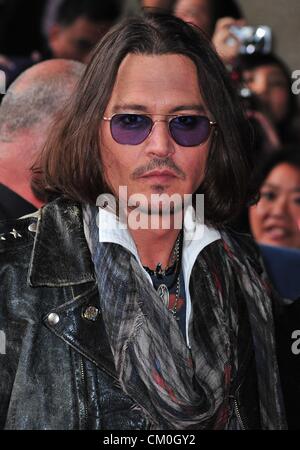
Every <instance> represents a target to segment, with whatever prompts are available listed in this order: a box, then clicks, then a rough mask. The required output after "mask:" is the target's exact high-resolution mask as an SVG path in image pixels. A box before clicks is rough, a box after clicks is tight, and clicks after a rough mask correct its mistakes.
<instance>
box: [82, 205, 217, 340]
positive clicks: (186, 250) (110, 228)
mask: <svg viewBox="0 0 300 450" xmlns="http://www.w3.org/2000/svg"><path fill="white" fill-rule="evenodd" d="M87 214H88V213H87V211H86V209H84V210H83V219H84V231H85V236H86V239H87V242H88V244H89V231H88V227H87V223H88V222H89V220H88V218H87ZM191 220H192V222H191ZM184 225H185V227H184V240H183V250H182V270H183V277H184V285H185V293H186V339H187V345H188V347H190V344H189V335H188V325H189V319H190V315H191V295H190V290H189V283H190V277H191V273H192V268H193V266H194V264H195V261H196V259H197V256H198V255H199V253H200V252H201V251H202V250H203V249H204V248H205V247H206V246H207V245H209V244H211V243H212V242H214V241H217V240H218V239H221V235H220V233H219V232H218V231H217V230H216V229H214V228H211V227H208V226H207V225H204V224H202V223H200V222H196V221H193V219H192V215H191V211H190V210H187V211H186V213H185V217H184ZM99 242H101V243H103V242H108V243H114V244H119V245H121V246H122V247H124V248H125V249H126V250H128V251H129V252H131V253H132V255H133V256H134V257H135V258H136V260H137V262H138V263H139V265H140V266H141V268H142V270H143V271H144V273H145V276H146V277H147V278H148V280H149V283H151V284H152V285H153V283H152V280H151V277H150V275H149V274H148V272H147V271H146V270H145V269H144V268H143V265H142V263H141V260H140V257H139V254H138V251H137V248H136V245H135V243H134V240H133V238H132V236H131V234H130V232H129V231H128V229H124V228H121V227H120V226H119V224H118V220H117V219H116V216H115V215H114V214H113V213H111V212H108V211H107V210H105V209H101V208H99ZM89 246H90V244H89Z"/></svg>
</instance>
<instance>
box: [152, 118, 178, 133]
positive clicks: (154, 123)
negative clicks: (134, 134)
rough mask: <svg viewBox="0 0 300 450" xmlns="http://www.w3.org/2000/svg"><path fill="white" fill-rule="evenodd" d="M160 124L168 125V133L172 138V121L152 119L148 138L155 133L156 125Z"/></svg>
mask: <svg viewBox="0 0 300 450" xmlns="http://www.w3.org/2000/svg"><path fill="white" fill-rule="evenodd" d="M158 122H165V123H166V124H167V125H168V133H169V135H170V137H172V135H171V132H170V126H169V124H170V120H168V119H156V120H153V119H152V118H151V128H150V131H149V134H148V137H149V136H151V134H152V132H153V129H154V127H155V125H156V124H157V123H158Z"/></svg>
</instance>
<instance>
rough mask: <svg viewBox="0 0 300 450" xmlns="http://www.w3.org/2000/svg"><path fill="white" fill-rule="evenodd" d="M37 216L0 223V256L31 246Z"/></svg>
mask: <svg viewBox="0 0 300 450" xmlns="http://www.w3.org/2000/svg"><path fill="white" fill-rule="evenodd" d="M39 214H40V211H36V212H34V213H32V214H29V215H27V216H24V217H20V218H18V219H8V220H4V221H0V255H3V254H7V253H8V252H15V251H17V250H19V249H21V248H25V247H31V246H32V245H33V241H34V235H35V232H36V226H37V221H38V218H39Z"/></svg>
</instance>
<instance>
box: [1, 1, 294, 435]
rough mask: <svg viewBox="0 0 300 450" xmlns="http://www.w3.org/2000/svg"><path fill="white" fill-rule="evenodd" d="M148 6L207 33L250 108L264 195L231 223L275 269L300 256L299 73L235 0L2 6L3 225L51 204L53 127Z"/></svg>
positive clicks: (258, 183)
mask: <svg viewBox="0 0 300 450" xmlns="http://www.w3.org/2000/svg"><path fill="white" fill-rule="evenodd" d="M142 8H147V9H149V10H150V9H154V10H159V11H161V12H162V13H163V12H170V13H172V14H174V15H176V16H178V17H179V18H181V19H183V20H184V21H186V22H189V23H191V24H193V25H194V26H197V27H199V28H200V29H201V30H202V31H203V32H204V33H205V34H206V35H207V36H208V37H209V39H211V42H212V45H213V46H214V47H215V49H216V51H217V53H218V54H219V56H220V57H221V59H222V60H223V62H224V64H225V66H226V68H227V69H228V71H229V73H230V76H231V79H232V83H233V84H234V85H235V87H236V93H237V95H238V96H239V97H240V101H241V102H242V103H243V105H244V111H245V114H246V115H247V116H248V118H249V123H250V125H251V127H252V136H253V143H252V153H251V154H250V155H249V164H251V165H252V167H253V169H252V171H253V181H252V183H253V186H251V189H253V188H254V189H257V193H258V195H257V202H256V203H255V204H252V205H245V211H244V213H243V215H242V216H241V217H238V218H235V220H234V221H233V223H232V224H231V226H232V227H234V228H235V229H237V230H238V231H243V232H244V231H246V232H251V233H252V235H253V237H254V239H255V240H256V241H257V242H258V243H259V244H260V245H261V248H262V253H263V257H264V258H265V261H266V265H268V263H269V259H270V255H269V253H268V246H271V247H278V248H284V249H287V251H288V249H296V250H300V231H299V227H300V127H299V107H298V103H297V96H296V95H294V94H293V92H292V83H293V79H292V72H291V70H290V69H289V68H288V67H287V65H286V63H285V62H284V61H282V60H281V58H279V57H278V55H276V53H275V48H274V45H273V46H272V45H271V44H272V36H270V35H268V30H261V29H260V30H259V29H258V30H257V28H256V29H254V30H253V27H252V30H250V29H249V27H250V26H251V24H249V23H248V21H247V17H245V16H244V14H243V11H242V9H241V8H240V6H239V4H238V2H237V1H234V0H226V1H223V0H156V1H154V0H152V1H148V0H141V1H138V0H128V1H124V0H123V1H122V0H107V1H105V0H101V1H99V0H27V1H26V2H25V1H21V0H1V1H0V69H1V70H2V71H3V72H4V73H5V81H6V85H5V88H6V93H4V92H3V89H2V92H3V95H2V97H3V98H2V103H1V106H0V220H5V219H8V218H13V217H19V216H22V215H24V214H28V213H31V212H32V211H34V210H35V209H36V208H39V207H40V206H41V205H42V204H43V203H44V202H45V199H44V198H41V197H40V195H39V192H38V189H37V188H35V187H33V185H32V171H31V169H32V166H33V165H34V164H35V162H36V160H37V159H38V156H39V154H40V153H41V151H42V149H43V146H44V144H45V142H46V141H47V134H48V133H49V130H50V128H51V122H52V120H53V119H54V117H55V116H56V115H57V114H58V113H59V111H60V110H62V109H63V108H64V105H65V102H66V101H67V99H68V97H69V96H70V95H72V90H73V89H75V87H76V86H77V84H78V82H79V80H80V76H81V74H82V72H83V71H84V67H85V65H86V64H88V62H89V60H90V58H91V55H92V52H93V47H94V46H95V45H96V44H97V42H98V41H99V40H100V39H101V38H102V36H104V34H105V33H106V32H107V31H108V30H109V29H110V28H111V27H112V26H113V25H114V24H115V23H116V22H117V21H118V20H119V19H120V18H121V17H123V16H124V15H130V14H133V13H139V11H140V10H141V9H142ZM266 21H267V20H266ZM271 31H272V30H271ZM243 33H244V34H243ZM255 33H256V34H255ZM276 38H277V40H279V39H280V36H276ZM1 79H3V78H1ZM220 107H222V105H220ZM299 257H300V256H299ZM272 258H275V259H276V258H278V256H276V255H275V256H274V255H273V254H272ZM282 261H283V260H282ZM284 264H287V263H286V262H285V263H284ZM279 267H280V268H279V270H277V272H276V271H275V272H274V273H273V272H272V274H273V275H272V276H274V284H275V285H276V283H278V282H280V281H281V279H282V277H283V276H284V270H283V269H282V266H280V265H279ZM285 267H286V266H285ZM296 279H297V275H296V274H295V276H294V280H295V283H296V281H297V280H296ZM299 292H300V289H299ZM282 295H283V296H286V297H288V294H286V295H285V292H283V293H282ZM295 296H296V297H297V287H296V294H295ZM299 296H300V295H299ZM292 415H293V414H292V413H291V416H292ZM291 420H292V419H291ZM293 425H294V426H295V427H296V425H297V424H296V425H295V423H293ZM299 428H300V426H299Z"/></svg>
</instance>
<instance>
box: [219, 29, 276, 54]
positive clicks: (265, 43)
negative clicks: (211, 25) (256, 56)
mask: <svg viewBox="0 0 300 450" xmlns="http://www.w3.org/2000/svg"><path fill="white" fill-rule="evenodd" d="M230 32H231V33H232V34H233V35H234V36H236V38H237V39H238V40H239V41H240V43H241V46H240V54H242V55H252V54H253V53H264V54H266V53H270V52H271V50H272V31H271V28H270V27H268V26H266V25H261V26H258V27H250V26H245V27H237V26H232V27H230ZM227 43H228V45H231V44H230V39H229V40H228V41H227Z"/></svg>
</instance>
